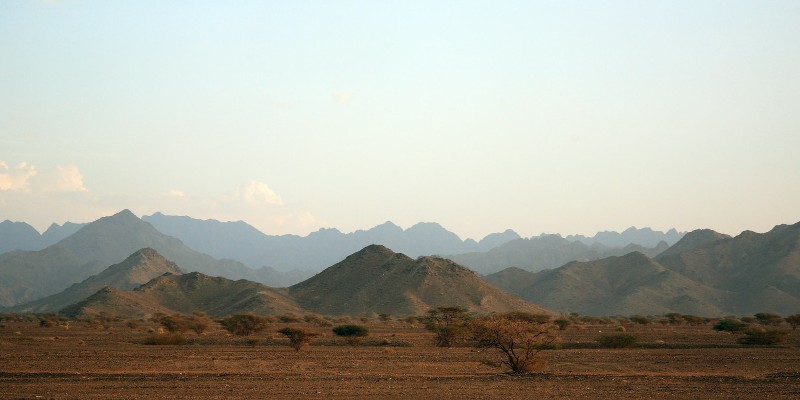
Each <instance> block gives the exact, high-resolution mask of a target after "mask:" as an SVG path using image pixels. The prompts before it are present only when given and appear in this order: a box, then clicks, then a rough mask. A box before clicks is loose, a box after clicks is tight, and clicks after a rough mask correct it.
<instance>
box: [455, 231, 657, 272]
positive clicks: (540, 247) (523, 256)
mask: <svg viewBox="0 0 800 400" xmlns="http://www.w3.org/2000/svg"><path fill="white" fill-rule="evenodd" d="M667 248H668V246H667V244H666V243H665V242H660V243H659V244H658V245H657V246H656V247H654V248H645V247H642V246H639V245H635V244H628V245H627V246H625V247H624V248H610V247H606V246H604V245H602V244H599V243H595V244H593V245H591V246H589V245H586V244H583V243H581V242H577V241H571V240H568V239H564V238H562V237H561V236H559V235H543V236H537V237H532V238H530V239H516V240H512V241H510V242H507V243H505V244H503V245H500V246H498V247H496V248H494V249H492V250H489V251H488V252H485V253H468V254H458V255H451V256H449V257H450V258H451V259H452V260H453V261H455V262H457V263H459V264H461V265H464V266H466V267H468V268H470V269H472V270H473V271H477V272H479V273H481V274H491V273H494V272H497V271H500V270H503V269H505V268H508V267H518V268H521V269H524V270H527V271H532V272H535V271H541V270H543V269H550V268H557V267H560V266H562V265H564V264H566V263H568V262H570V261H591V260H598V259H601V258H605V257H610V256H618V255H624V254H627V253H630V252H633V251H639V252H641V253H645V254H647V255H650V256H655V255H656V254H659V253H661V252H662V251H664V250H666V249H667Z"/></svg>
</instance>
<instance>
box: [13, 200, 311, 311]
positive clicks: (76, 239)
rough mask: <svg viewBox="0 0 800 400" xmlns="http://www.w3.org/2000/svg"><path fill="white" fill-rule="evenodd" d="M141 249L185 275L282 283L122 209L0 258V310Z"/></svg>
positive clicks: (62, 286)
mask: <svg viewBox="0 0 800 400" xmlns="http://www.w3.org/2000/svg"><path fill="white" fill-rule="evenodd" d="M144 247H151V248H153V249H155V250H156V251H158V252H159V253H160V254H162V255H163V256H164V257H166V258H168V259H170V260H172V261H174V262H176V263H177V264H178V265H181V266H182V268H184V269H186V270H188V271H200V272H203V273H206V274H209V275H221V276H225V277H228V278H231V279H249V280H252V281H256V282H262V283H265V284H269V285H275V286H278V285H279V284H280V282H279V280H280V279H285V275H284V274H282V273H279V272H277V271H275V270H274V269H271V268H261V269H258V270H254V269H251V268H248V267H246V266H244V265H243V264H241V263H239V262H237V261H233V260H217V259H214V258H212V257H211V256H209V255H206V254H203V253H199V252H197V251H194V250H192V249H190V248H189V247H187V246H185V245H184V244H183V243H182V242H181V241H180V240H178V239H175V238H173V237H170V236H167V235H164V234H162V233H161V232H159V231H157V230H156V229H155V228H153V226H152V225H150V224H148V223H146V222H144V221H142V220H141V219H139V218H137V217H136V216H135V215H134V214H133V213H131V212H130V211H128V210H124V211H121V212H119V213H117V214H115V215H113V216H110V217H104V218H100V219H99V220H97V221H95V222H92V223H90V224H87V225H86V226H84V227H83V228H81V229H80V230H79V231H78V232H76V233H75V234H73V235H71V236H69V237H67V238H65V239H63V240H61V241H59V242H58V243H56V244H54V245H52V246H49V247H47V248H45V249H43V250H40V251H12V252H8V253H5V254H2V255H0V306H4V307H9V306H13V305H17V304H21V303H25V302H29V301H33V300H37V299H39V298H42V297H45V296H48V295H51V294H55V293H58V292H60V291H62V290H64V289H66V288H67V287H68V286H69V285H71V284H73V283H77V282H80V281H82V280H83V279H86V278H88V277H90V276H92V275H95V274H97V273H99V272H101V271H102V270H103V269H105V268H106V267H107V266H108V265H111V264H113V263H116V262H119V261H120V260H123V259H125V258H126V257H127V256H128V255H130V254H132V253H133V252H135V251H136V250H139V249H141V248H144ZM299 280H300V279H297V280H295V282H297V281H299Z"/></svg>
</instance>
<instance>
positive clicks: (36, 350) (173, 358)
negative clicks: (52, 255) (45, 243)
mask: <svg viewBox="0 0 800 400" xmlns="http://www.w3.org/2000/svg"><path fill="white" fill-rule="evenodd" d="M282 326H283V325H281V324H274V326H271V327H270V331H271V332H274V331H276V330H277V329H279V328H281V327H282ZM579 328H580V329H579ZM147 329H148V326H142V325H140V326H138V327H136V328H135V329H134V328H129V327H127V326H126V325H125V324H124V323H118V324H117V325H111V326H110V327H109V326H106V327H100V328H98V327H94V328H90V327H87V326H82V325H81V324H73V326H71V327H70V329H65V328H63V327H58V326H55V327H39V326H38V324H36V323H32V322H25V323H22V322H10V323H9V322H7V323H4V324H3V325H2V326H0V398H4V399H13V398H23V399H48V398H55V399H66V398H74V399H87V398H94V399H148V398H162V399H177V398H187V399H188V398H192V399H197V398H208V399H227V398H291V399H300V398H320V399H322V398H324V399H331V398H332V399H352V398H436V399H500V398H506V399H530V398H572V399H612V398H614V399H650V398H652V399H670V398H694V399H732V398H738V399H744V398H752V399H756V398H758V399H767V398H768V399H797V398H800V333H799V332H792V333H791V335H790V337H789V338H788V340H787V341H786V342H784V343H783V344H781V345H780V346H779V347H757V348H753V347H743V346H738V345H736V344H735V343H736V340H735V339H736V336H735V335H728V334H724V333H719V332H715V331H713V330H712V329H711V327H710V326H701V327H689V326H678V327H661V326H659V327H642V328H636V327H634V328H633V329H629V331H633V333H635V334H636V335H637V336H639V338H640V341H641V342H643V343H645V344H646V345H648V346H649V347H659V346H660V347H663V348H636V349H596V348H573V349H560V350H550V351H547V352H545V358H546V365H545V366H544V367H543V368H542V370H541V371H540V372H537V373H533V374H529V375H521V376H518V375H512V374H508V373H506V372H505V371H504V370H503V369H501V368H500V367H498V366H495V365H493V364H496V362H497V361H498V360H499V359H500V358H499V355H498V353H496V352H495V351H494V350H490V349H489V350H480V351H478V350H475V349H472V348H468V347H457V348H437V347H434V346H432V345H431V344H430V343H431V342H430V336H429V334H428V333H426V332H425V331H424V330H422V329H421V328H410V327H408V326H406V325H404V324H401V323H399V322H396V323H394V322H393V323H392V324H388V325H384V324H382V323H379V322H374V323H371V324H370V329H371V331H372V334H371V335H370V337H369V338H367V341H370V340H371V341H373V342H379V341H383V340H386V341H387V342H389V343H390V344H391V343H395V344H397V343H399V342H402V343H403V344H405V347H399V346H390V345H374V343H365V344H364V345H361V346H356V347H352V346H346V345H342V344H341V342H340V339H337V338H334V337H332V334H326V335H325V336H322V337H320V338H318V339H317V340H316V341H315V342H314V343H312V345H311V346H310V347H306V348H304V349H302V350H301V351H300V352H295V351H294V350H292V349H291V348H289V347H288V346H287V344H286V343H285V342H284V339H282V338H281V337H280V335H278V334H274V336H273V334H272V333H269V334H260V335H259V336H257V340H248V339H241V338H235V337H230V336H228V335H226V334H225V333H224V332H223V331H221V330H219V329H218V328H217V329H216V330H214V331H212V332H210V333H208V334H204V335H201V336H197V335H195V334H193V333H192V334H187V335H186V336H187V337H188V338H189V339H190V341H192V342H193V344H189V345H183V346H153V345H143V344H141V342H142V341H143V340H144V339H145V337H147V336H148V333H147V332H146V330H147ZM315 329H316V330H317V331H318V332H320V333H323V334H324V333H325V332H326V331H328V330H329V329H330V328H321V327H316V328H315ZM600 331H603V332H609V331H612V332H613V327H603V326H592V327H575V326H572V327H570V328H569V329H568V330H567V331H565V332H562V335H563V341H564V343H565V344H567V343H571V344H573V346H574V343H581V342H584V343H586V344H591V343H593V342H594V338H596V337H597V336H598V335H601V334H603V332H600ZM712 346H716V347H712ZM720 346H722V347H720ZM578 347H580V345H578Z"/></svg>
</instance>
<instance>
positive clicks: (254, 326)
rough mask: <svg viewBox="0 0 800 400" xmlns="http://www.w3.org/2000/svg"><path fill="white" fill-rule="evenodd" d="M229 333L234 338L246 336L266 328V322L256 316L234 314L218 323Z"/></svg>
mask: <svg viewBox="0 0 800 400" xmlns="http://www.w3.org/2000/svg"><path fill="white" fill-rule="evenodd" d="M219 323H220V324H222V326H223V327H224V328H225V329H226V330H227V331H228V332H230V333H232V334H234V335H236V336H248V335H252V334H254V333H257V332H261V331H262V330H264V328H266V327H267V321H266V320H265V319H264V318H261V317H259V316H256V315H251V314H236V315H232V316H230V317H228V318H225V319H223V320H221V321H219Z"/></svg>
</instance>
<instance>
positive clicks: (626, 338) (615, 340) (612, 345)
mask: <svg viewBox="0 0 800 400" xmlns="http://www.w3.org/2000/svg"><path fill="white" fill-rule="evenodd" d="M595 340H597V343H599V344H600V347H605V348H609V349H622V348H626V347H633V346H634V345H635V344H636V340H637V339H636V336H634V335H631V334H629V333H619V334H613V335H603V336H600V337H599V338H597V339H595Z"/></svg>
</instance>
